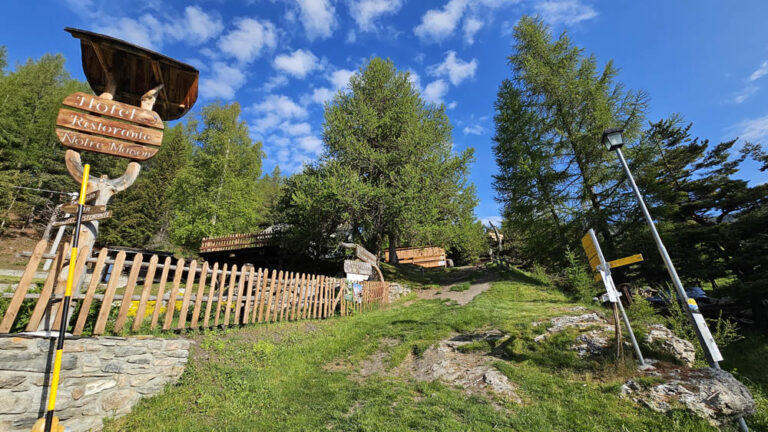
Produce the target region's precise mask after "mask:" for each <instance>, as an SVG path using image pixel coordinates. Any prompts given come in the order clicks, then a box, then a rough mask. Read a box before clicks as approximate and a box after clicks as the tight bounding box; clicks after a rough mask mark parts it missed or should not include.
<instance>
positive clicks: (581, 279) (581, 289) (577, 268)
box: [565, 249, 597, 301]
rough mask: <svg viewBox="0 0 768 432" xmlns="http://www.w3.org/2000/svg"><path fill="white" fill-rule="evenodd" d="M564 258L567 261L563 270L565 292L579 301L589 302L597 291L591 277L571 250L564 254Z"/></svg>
mask: <svg viewBox="0 0 768 432" xmlns="http://www.w3.org/2000/svg"><path fill="white" fill-rule="evenodd" d="M565 258H566V260H568V267H567V268H566V269H565V288H566V290H568V291H569V292H570V293H572V294H573V295H574V296H575V297H576V298H578V299H579V300H582V301H589V300H591V299H592V297H594V295H595V293H596V291H597V289H596V288H595V282H594V279H592V275H591V274H590V273H589V272H588V271H587V268H586V266H585V265H584V264H583V263H582V262H581V261H580V260H579V259H578V258H577V257H576V254H575V253H573V251H572V250H570V249H568V250H567V251H566V252H565Z"/></svg>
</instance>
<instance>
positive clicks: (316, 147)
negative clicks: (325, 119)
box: [297, 135, 323, 155]
mask: <svg viewBox="0 0 768 432" xmlns="http://www.w3.org/2000/svg"><path fill="white" fill-rule="evenodd" d="M297 142H298V144H299V147H300V148H301V149H302V150H304V151H306V152H309V153H313V154H315V155H318V154H320V152H321V151H323V141H322V140H321V139H320V138H318V137H316V136H312V135H307V136H303V137H301V138H299V139H298V140H297Z"/></svg>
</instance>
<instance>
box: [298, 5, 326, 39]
mask: <svg viewBox="0 0 768 432" xmlns="http://www.w3.org/2000/svg"><path fill="white" fill-rule="evenodd" d="M296 3H297V4H298V6H299V19H300V20H301V24H302V25H303V26H304V31H305V32H306V33H307V38H308V39H309V40H314V39H315V38H318V37H319V38H320V39H325V38H329V37H330V36H331V35H332V34H333V30H334V28H335V27H336V16H335V13H336V9H335V8H334V7H333V4H331V2H330V0H296Z"/></svg>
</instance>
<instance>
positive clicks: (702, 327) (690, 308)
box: [602, 128, 749, 431]
mask: <svg viewBox="0 0 768 432" xmlns="http://www.w3.org/2000/svg"><path fill="white" fill-rule="evenodd" d="M622 132H624V129H622V128H610V129H606V130H605V131H604V132H603V139H602V141H603V145H605V148H606V150H608V151H615V152H616V155H617V156H618V157H619V160H620V161H621V166H622V167H623V168H624V172H625V173H626V174H627V178H628V179H629V184H630V185H631V186H632V190H633V191H634V192H635V196H636V197H637V202H638V203H639V204H640V209H641V210H642V211H643V215H644V216H645V220H646V221H647V222H648V227H649V228H650V229H651V234H652V235H653V240H654V241H656V246H657V247H658V249H659V253H660V254H661V258H662V259H663V260H664V266H666V267H667V271H668V272H669V277H670V278H672V284H673V285H674V286H675V290H676V291H677V297H678V299H679V300H680V302H682V303H683V304H684V305H685V306H686V307H685V311H686V314H687V315H688V319H689V320H690V321H691V324H692V325H693V329H694V330H695V331H696V337H697V338H698V339H699V344H700V345H701V347H702V348H703V350H704V354H705V355H706V357H707V362H708V363H709V365H710V366H711V367H712V368H714V369H720V365H719V364H718V362H720V361H722V360H723V356H722V354H720V350H719V349H718V348H717V343H715V339H714V338H713V337H712V333H710V331H709V327H707V322H706V321H705V320H704V316H703V315H702V314H701V311H700V310H699V306H698V305H697V304H696V300H694V299H691V298H688V295H687V294H686V292H685V288H683V283H682V282H681V281H680V276H678V275H677V270H675V265H674V263H672V258H670V257H669V253H667V248H666V247H664V243H663V242H662V241H661V237H660V236H659V232H658V231H657V230H656V224H655V223H654V222H653V218H652V217H651V213H650V212H648V207H647V206H646V205H645V201H644V200H643V195H642V194H641V193H640V189H638V187H637V183H635V179H634V177H632V172H631V171H630V170H629V165H627V160H626V159H624V154H623V153H622V152H621V147H623V146H624V138H623V137H622V135H621V133H622ZM739 426H740V427H741V429H742V430H743V431H748V430H749V429H747V424H746V423H745V422H744V419H743V418H739Z"/></svg>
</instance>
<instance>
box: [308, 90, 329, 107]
mask: <svg viewBox="0 0 768 432" xmlns="http://www.w3.org/2000/svg"><path fill="white" fill-rule="evenodd" d="M333 95H334V92H333V90H331V89H329V88H325V87H320V88H316V89H314V90H313V91H312V96H311V99H312V101H313V102H316V103H318V104H320V105H323V104H325V103H326V102H328V101H329V100H331V99H333Z"/></svg>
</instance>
